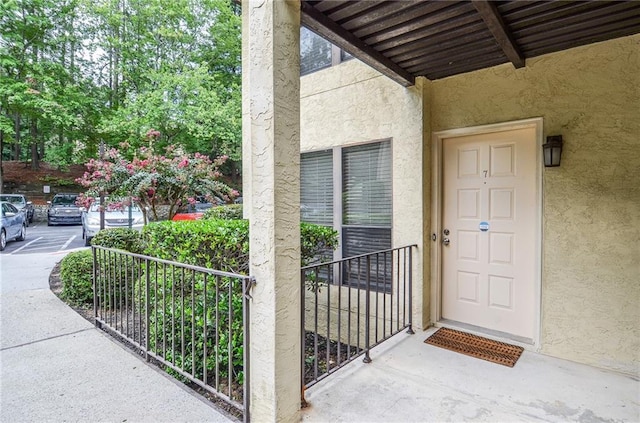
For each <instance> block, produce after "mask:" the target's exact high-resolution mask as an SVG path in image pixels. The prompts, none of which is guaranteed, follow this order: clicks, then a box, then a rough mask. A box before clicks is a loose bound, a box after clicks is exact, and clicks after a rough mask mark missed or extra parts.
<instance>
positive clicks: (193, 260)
mask: <svg viewBox="0 0 640 423" xmlns="http://www.w3.org/2000/svg"><path fill="white" fill-rule="evenodd" d="M142 233H143V237H144V239H145V243H146V250H145V254H148V255H150V256H152V257H158V258H161V259H165V260H172V261H178V262H181V263H187V264H193V265H196V266H202V267H207V268H210V269H216V270H223V271H226V272H232V273H238V274H243V275H246V274H248V272H249V260H248V258H249V223H248V222H247V221H246V220H194V221H177V222H174V221H166V222H158V223H154V224H152V225H147V226H145V228H144V229H143V231H142Z"/></svg>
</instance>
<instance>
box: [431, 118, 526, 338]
mask: <svg viewBox="0 0 640 423" xmlns="http://www.w3.org/2000/svg"><path fill="white" fill-rule="evenodd" d="M443 169H444V172H443V175H444V186H443V199H444V202H443V231H444V233H443V234H441V237H443V238H447V239H448V243H443V245H442V269H443V271H442V317H443V318H445V319H449V320H454V321H458V322H463V323H467V324H471V325H474V326H479V327H484V328H487V329H490V330H496V331H500V332H505V333H509V334H513V335H516V336H519V337H524V338H529V339H533V335H534V322H535V320H536V319H535V317H536V316H535V304H536V298H535V293H536V290H535V278H536V274H537V272H536V268H535V266H536V253H535V248H536V228H537V224H536V216H537V215H536V213H537V203H536V178H535V174H536V136H535V129H534V128H525V129H517V130H511V131H502V132H495V133H488V134H479V135H470V136H463V137H454V138H447V139H444V140H443ZM447 231H448V233H447ZM441 239H442V238H441Z"/></svg>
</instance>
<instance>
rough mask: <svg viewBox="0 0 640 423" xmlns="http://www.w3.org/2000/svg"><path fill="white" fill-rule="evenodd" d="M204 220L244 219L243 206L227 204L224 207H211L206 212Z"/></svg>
mask: <svg viewBox="0 0 640 423" xmlns="http://www.w3.org/2000/svg"><path fill="white" fill-rule="evenodd" d="M202 218H203V219H225V220H233V219H242V204H227V205H224V206H218V207H211V208H210V209H209V210H207V211H206V212H204V216H203V217H202Z"/></svg>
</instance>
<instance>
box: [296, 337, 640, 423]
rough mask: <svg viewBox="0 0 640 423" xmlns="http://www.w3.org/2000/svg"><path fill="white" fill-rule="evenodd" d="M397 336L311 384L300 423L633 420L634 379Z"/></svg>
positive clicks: (639, 389)
mask: <svg viewBox="0 0 640 423" xmlns="http://www.w3.org/2000/svg"><path fill="white" fill-rule="evenodd" d="M435 330H436V329H435V328H430V329H429V330H427V331H425V332H418V333H416V334H415V335H407V334H404V333H402V334H398V335H397V336H396V337H394V338H392V339H391V340H389V341H387V343H385V344H382V345H379V346H378V347H376V348H374V349H373V350H372V351H371V358H372V360H373V362H372V363H370V364H364V363H363V362H362V358H359V359H357V360H356V361H355V362H354V363H351V364H349V365H348V366H346V367H345V368H343V369H341V370H339V371H338V372H336V373H335V374H333V375H332V376H330V377H328V378H327V379H325V380H324V381H322V382H320V383H318V384H317V385H315V386H313V387H312V388H310V389H309V390H308V391H307V393H306V399H307V401H308V402H309V403H310V404H311V405H310V407H308V408H306V409H304V410H303V411H302V420H303V421H304V422H458V421H493V422H515V421H544V422H567V421H578V422H639V421H640V382H639V381H638V380H637V379H635V378H633V377H630V376H627V375H623V374H619V373H614V372H608V371H605V370H600V369H596V368H593V367H589V366H586V365H582V364H578V363H573V362H570V361H565V360H561V359H557V358H553V357H549V356H544V355H541V354H537V353H533V352H529V351H525V352H524V353H523V354H522V356H521V357H520V359H519V360H518V362H517V363H516V365H515V367H513V368H509V367H505V366H501V365H498V364H494V363H490V362H487V361H484V360H479V359H476V358H472V357H467V356H465V355H462V354H457V353H454V352H451V351H447V350H445V349H442V348H438V347H435V346H431V345H427V344H425V343H424V342H423V341H424V340H425V339H426V338H427V337H428V336H429V335H431V334H432V333H433V332H434V331H435Z"/></svg>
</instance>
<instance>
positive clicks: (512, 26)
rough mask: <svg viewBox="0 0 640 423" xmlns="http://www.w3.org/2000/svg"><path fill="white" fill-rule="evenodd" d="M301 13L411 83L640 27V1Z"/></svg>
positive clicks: (367, 2) (325, 5)
mask: <svg viewBox="0 0 640 423" xmlns="http://www.w3.org/2000/svg"><path fill="white" fill-rule="evenodd" d="M301 19H302V24H303V25H304V26H306V27H307V28H309V29H310V30H312V31H314V32H316V33H317V34H319V35H321V36H322V37H324V38H326V39H327V40H329V41H331V42H332V43H333V44H335V45H337V46H338V47H340V48H342V49H343V50H345V51H347V52H349V53H350V54H352V55H353V56H355V57H357V58H358V59H360V60H362V61H363V62H365V63H367V64H368V65H370V66H372V67H374V68H376V69H377V70H379V71H380V72H382V73H383V74H385V75H387V76H389V77H390V78H392V79H394V80H395V81H397V82H398V83H400V84H402V85H404V86H410V85H413V84H414V81H415V78H416V77H418V76H424V77H426V78H428V79H430V80H434V79H439V78H445V77H448V76H452V75H457V74H460V73H465V72H471V71H474V70H478V69H483V68H488V67H491V66H496V65H499V64H503V63H508V62H511V63H512V64H513V66H514V67H516V68H520V67H523V66H525V65H526V59H529V58H531V57H536V56H540V55H542V54H547V53H552V52H556V51H561V50H566V49H569V48H572V47H577V46H581V45H585V44H591V43H595V42H598V41H604V40H608V39H612V38H617V37H623V36H626V35H631V34H636V33H640V1H602V0H598V1H526V0H525V1H486V0H472V1H427V0H394V1H384V0H361V1H356V0H302V16H301Z"/></svg>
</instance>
